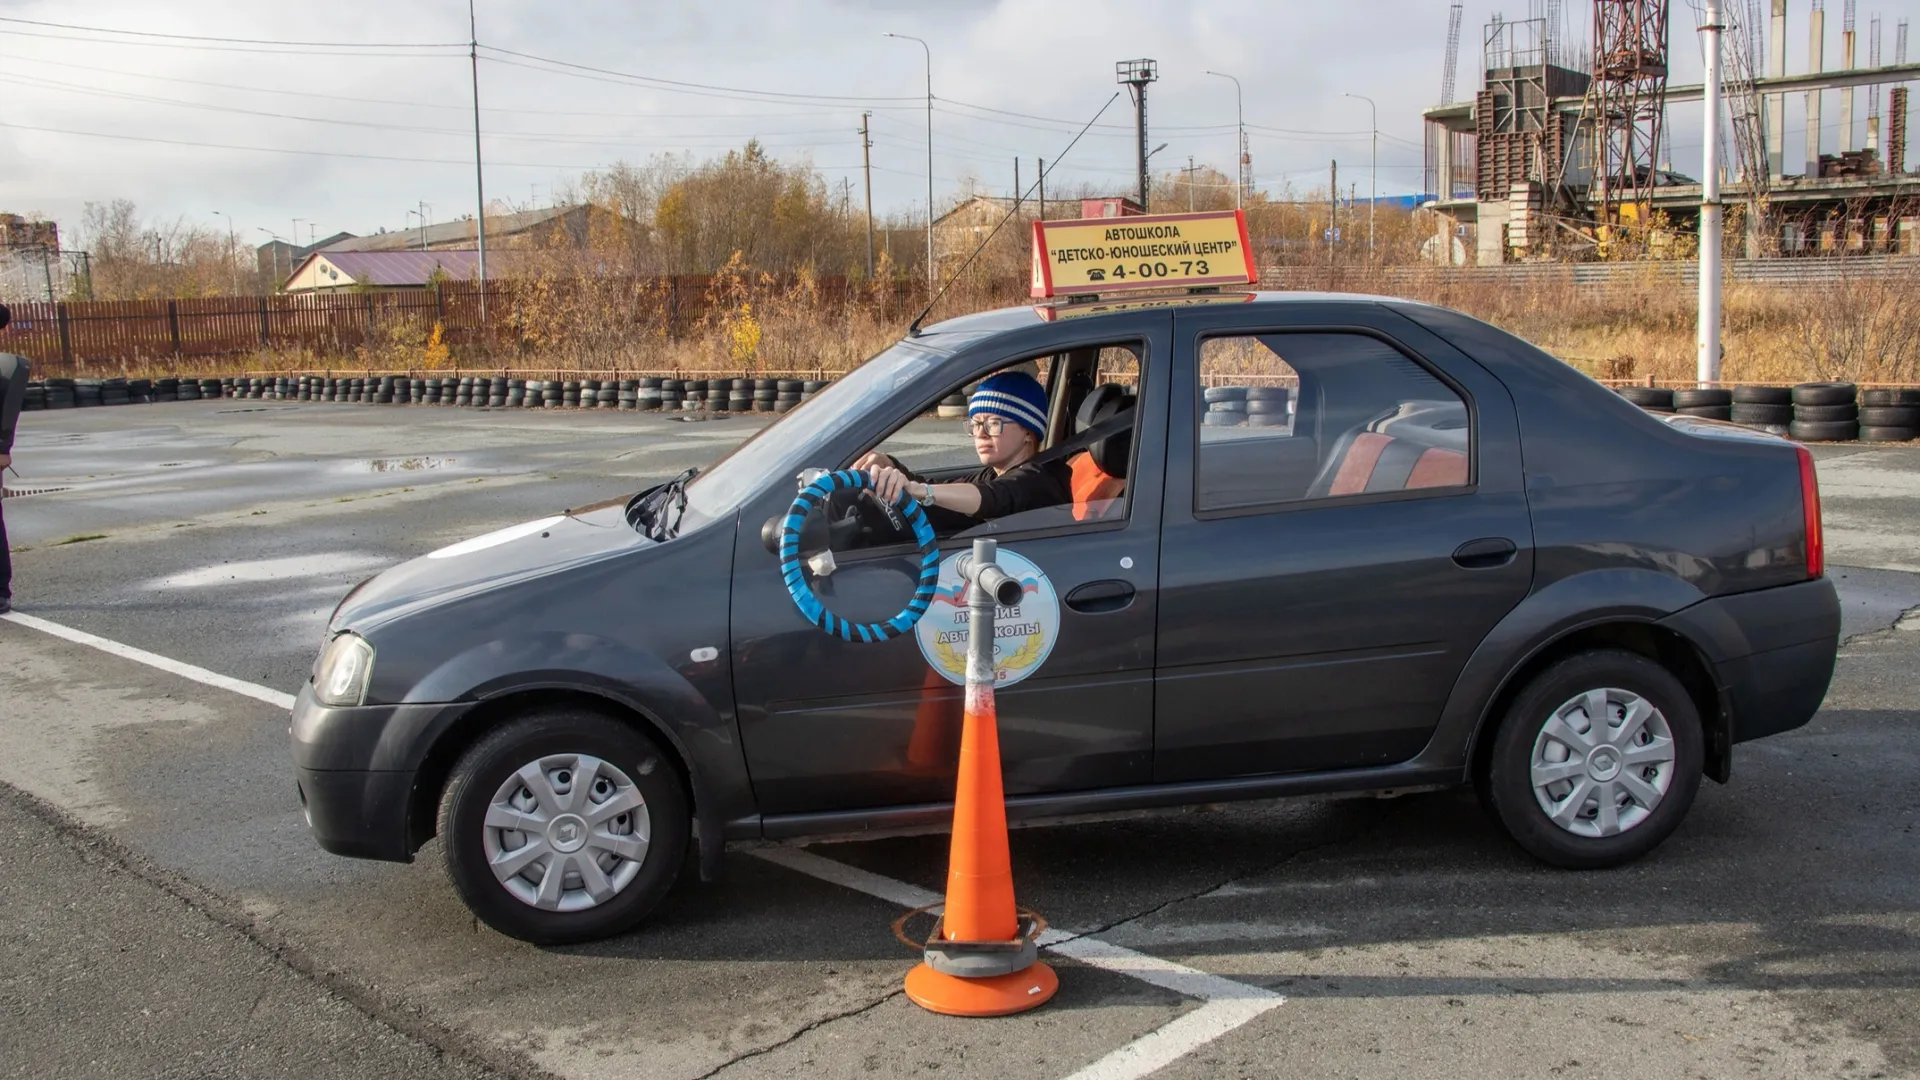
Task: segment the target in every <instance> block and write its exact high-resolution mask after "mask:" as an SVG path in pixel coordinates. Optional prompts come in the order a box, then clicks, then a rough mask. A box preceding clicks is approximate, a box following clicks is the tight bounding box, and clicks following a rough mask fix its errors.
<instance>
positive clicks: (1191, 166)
mask: <svg viewBox="0 0 1920 1080" xmlns="http://www.w3.org/2000/svg"><path fill="white" fill-rule="evenodd" d="M1194 168H1195V166H1194V164H1193V155H1192V154H1188V155H1187V167H1186V168H1184V169H1182V170H1180V171H1181V172H1184V173H1186V174H1187V213H1189V214H1191V213H1193V170H1194Z"/></svg>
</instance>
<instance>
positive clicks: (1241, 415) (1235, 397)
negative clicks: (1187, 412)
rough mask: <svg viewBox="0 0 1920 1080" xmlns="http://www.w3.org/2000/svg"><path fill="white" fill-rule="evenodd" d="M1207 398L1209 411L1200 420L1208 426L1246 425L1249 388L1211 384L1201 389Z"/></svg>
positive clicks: (1202, 394) (1203, 395)
mask: <svg viewBox="0 0 1920 1080" xmlns="http://www.w3.org/2000/svg"><path fill="white" fill-rule="evenodd" d="M1201 396H1202V397H1204V398H1206V402H1207V411H1206V413H1205V415H1203V416H1201V418H1200V422H1201V423H1202V424H1204V425H1206V426H1207V427H1245V426H1246V423H1247V388H1246V387H1244V386H1209V387H1207V388H1206V389H1205V390H1203V391H1201Z"/></svg>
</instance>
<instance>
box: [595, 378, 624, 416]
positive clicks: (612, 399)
mask: <svg viewBox="0 0 1920 1080" xmlns="http://www.w3.org/2000/svg"><path fill="white" fill-rule="evenodd" d="M594 387H595V389H594V392H593V407H594V408H596V409H613V408H618V407H619V405H620V380H618V379H601V380H599V381H598V382H596V383H594Z"/></svg>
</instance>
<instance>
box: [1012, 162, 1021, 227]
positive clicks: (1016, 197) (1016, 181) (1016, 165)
mask: <svg viewBox="0 0 1920 1080" xmlns="http://www.w3.org/2000/svg"><path fill="white" fill-rule="evenodd" d="M1013 212H1014V213H1016V214H1017V213H1019V212H1020V159H1019V158H1017V157H1016V158H1014V159H1013Z"/></svg>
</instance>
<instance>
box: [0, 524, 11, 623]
mask: <svg viewBox="0 0 1920 1080" xmlns="http://www.w3.org/2000/svg"><path fill="white" fill-rule="evenodd" d="M6 506H7V500H5V499H0V601H11V600H12V599H13V556H12V555H10V554H8V553H7V510H6Z"/></svg>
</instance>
